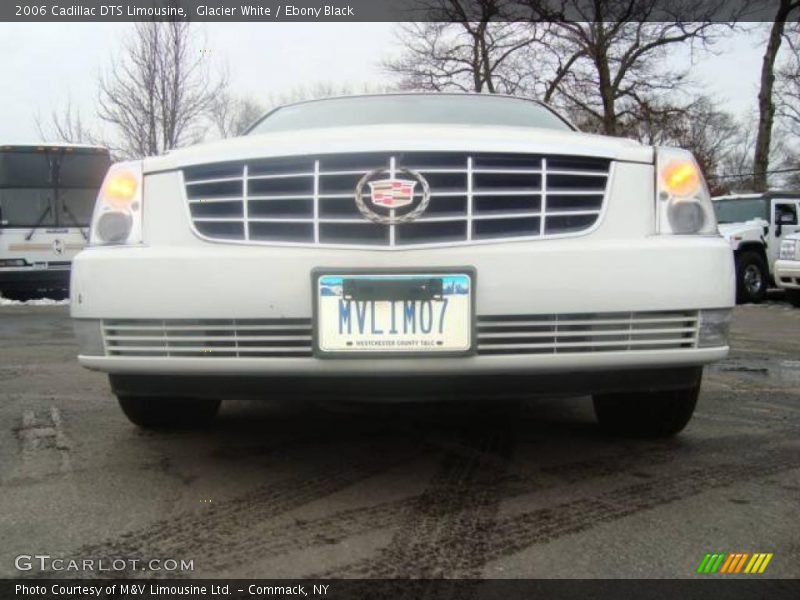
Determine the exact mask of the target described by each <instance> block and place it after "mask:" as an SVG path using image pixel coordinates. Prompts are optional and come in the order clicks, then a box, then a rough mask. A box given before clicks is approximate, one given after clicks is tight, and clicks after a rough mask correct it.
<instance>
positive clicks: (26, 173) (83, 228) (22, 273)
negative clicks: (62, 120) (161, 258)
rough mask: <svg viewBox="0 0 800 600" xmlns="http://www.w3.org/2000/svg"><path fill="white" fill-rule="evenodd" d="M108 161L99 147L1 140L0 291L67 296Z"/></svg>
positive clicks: (20, 296)
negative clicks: (4, 142)
mask: <svg viewBox="0 0 800 600" xmlns="http://www.w3.org/2000/svg"><path fill="white" fill-rule="evenodd" d="M110 164H111V158H110V156H109V153H108V150H107V149H106V148H101V147H96V146H85V145H76V144H52V143H48V144H33V145H30V144H28V145H0V295H3V296H5V297H7V298H18V299H24V298H27V297H30V296H32V295H41V294H47V295H50V296H62V295H63V296H65V295H66V291H67V289H68V286H69V273H70V265H71V263H72V258H73V257H74V256H75V255H76V254H77V253H78V252H79V251H80V250H82V249H83V247H84V246H85V245H86V244H87V242H88V239H89V224H90V220H91V217H92V210H93V209H94V202H95V199H96V197H97V191H98V189H99V188H100V183H101V182H102V181H103V176H104V175H105V172H106V170H108V167H109V165H110Z"/></svg>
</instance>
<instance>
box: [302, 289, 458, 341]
mask: <svg viewBox="0 0 800 600" xmlns="http://www.w3.org/2000/svg"><path fill="white" fill-rule="evenodd" d="M315 293H316V304H317V311H316V345H317V351H318V352H319V353H322V354H324V353H344V354H373V355H374V354H436V353H467V352H470V350H471V349H472V344H473V339H472V338H473V331H472V330H473V315H472V306H473V303H472V295H473V277H472V274H471V273H430V274H428V273H424V274H418V273H413V274H391V275H390V274H387V275H383V274H369V275H363V274H353V275H347V274H344V275H339V274H336V275H334V274H330V275H318V276H317V278H316V290H315Z"/></svg>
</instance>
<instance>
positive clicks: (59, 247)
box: [53, 238, 64, 256]
mask: <svg viewBox="0 0 800 600" xmlns="http://www.w3.org/2000/svg"><path fill="white" fill-rule="evenodd" d="M53 252H54V253H55V254H56V255H57V256H61V255H62V254H64V242H62V241H61V240H60V239H58V238H56V239H55V240H53Z"/></svg>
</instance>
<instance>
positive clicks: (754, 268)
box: [736, 252, 769, 304]
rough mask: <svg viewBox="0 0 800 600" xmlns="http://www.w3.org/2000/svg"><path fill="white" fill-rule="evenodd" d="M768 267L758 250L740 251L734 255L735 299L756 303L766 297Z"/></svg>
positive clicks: (741, 301) (740, 301)
mask: <svg viewBox="0 0 800 600" xmlns="http://www.w3.org/2000/svg"><path fill="white" fill-rule="evenodd" d="M768 281H769V269H768V268H767V264H766V263H765V262H764V259H763V258H762V256H761V255H760V254H759V253H758V252H742V253H741V254H740V255H738V256H737V257H736V301H737V302H738V303H740V304H741V303H745V302H752V303H753V304H758V303H760V302H763V301H764V298H766V297H767V283H768Z"/></svg>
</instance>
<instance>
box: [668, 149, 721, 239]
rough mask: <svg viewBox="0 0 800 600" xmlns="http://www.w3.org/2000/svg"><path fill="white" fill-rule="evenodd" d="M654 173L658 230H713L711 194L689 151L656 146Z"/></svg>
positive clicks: (709, 233)
mask: <svg viewBox="0 0 800 600" xmlns="http://www.w3.org/2000/svg"><path fill="white" fill-rule="evenodd" d="M656 174H657V179H658V181H657V183H656V204H657V206H656V220H657V222H656V224H657V230H658V232H659V233H667V234H683V235H685V234H697V235H714V234H716V233H717V219H716V217H715V216H714V210H713V208H712V206H711V194H710V193H709V192H708V186H706V182H705V180H704V179H703V174H702V173H701V172H700V167H698V166H697V161H695V159H694V157H693V156H692V153H691V152H687V151H686V150H680V149H678V148H657V149H656Z"/></svg>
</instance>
